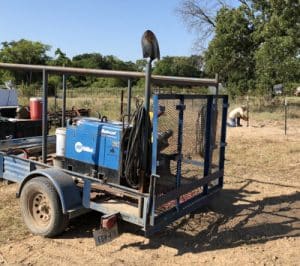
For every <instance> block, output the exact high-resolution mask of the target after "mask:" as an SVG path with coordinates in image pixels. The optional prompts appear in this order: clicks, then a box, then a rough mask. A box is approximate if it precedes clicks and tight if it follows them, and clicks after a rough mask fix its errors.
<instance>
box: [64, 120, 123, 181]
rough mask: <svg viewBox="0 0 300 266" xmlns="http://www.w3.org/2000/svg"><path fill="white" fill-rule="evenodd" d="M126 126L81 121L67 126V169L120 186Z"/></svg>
mask: <svg viewBox="0 0 300 266" xmlns="http://www.w3.org/2000/svg"><path fill="white" fill-rule="evenodd" d="M122 130H123V124H122V123H121V122H116V121H106V122H103V121H101V120H100V119H95V118H81V119H79V120H77V121H76V122H74V123H73V124H70V125H68V126H67V131H66V154H65V157H66V158H65V167H66V168H67V169H69V170H72V171H79V172H84V173H87V174H92V175H96V177H97V178H100V179H102V178H103V179H105V180H108V181H109V182H112V183H120V159H121V158H120V156H121V152H120V141H121V138H122Z"/></svg>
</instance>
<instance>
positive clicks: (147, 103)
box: [144, 58, 152, 113]
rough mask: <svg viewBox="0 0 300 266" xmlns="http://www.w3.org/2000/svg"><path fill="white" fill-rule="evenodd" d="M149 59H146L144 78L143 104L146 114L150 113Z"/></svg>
mask: <svg viewBox="0 0 300 266" xmlns="http://www.w3.org/2000/svg"><path fill="white" fill-rule="evenodd" d="M151 62H152V61H151V59H150V58H148V59H147V65H146V76H145V103H144V107H145V110H146V112H147V113H149V111H150V94H151V91H150V90H151V88H150V86H151Z"/></svg>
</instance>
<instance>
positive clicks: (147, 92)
mask: <svg viewBox="0 0 300 266" xmlns="http://www.w3.org/2000/svg"><path fill="white" fill-rule="evenodd" d="M151 63H152V60H151V58H148V59H147V65H146V76H145V102H144V108H145V113H146V115H149V111H150V95H151ZM149 130H150V128H148V125H147V123H146V125H145V128H144V132H145V134H144V136H145V139H144V144H143V145H144V157H143V159H144V160H143V169H144V170H145V172H144V173H141V182H140V188H139V190H140V191H141V192H144V189H145V175H146V171H147V164H148V158H150V157H149V154H148V132H149ZM143 204H144V202H143V198H142V197H141V198H140V199H139V202H138V205H139V206H138V208H139V216H140V217H141V216H142V215H143Z"/></svg>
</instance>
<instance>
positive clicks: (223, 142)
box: [219, 95, 228, 187]
mask: <svg viewBox="0 0 300 266" xmlns="http://www.w3.org/2000/svg"><path fill="white" fill-rule="evenodd" d="M227 109H228V96H227V95H226V96H224V98H223V111H222V125H221V127H222V128H221V145H220V146H221V147H220V161H219V170H223V169H224V164H225V147H226V121H227ZM219 185H220V186H221V187H222V186H223V176H222V177H220V178H219Z"/></svg>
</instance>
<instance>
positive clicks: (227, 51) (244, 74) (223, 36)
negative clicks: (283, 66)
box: [204, 7, 254, 95]
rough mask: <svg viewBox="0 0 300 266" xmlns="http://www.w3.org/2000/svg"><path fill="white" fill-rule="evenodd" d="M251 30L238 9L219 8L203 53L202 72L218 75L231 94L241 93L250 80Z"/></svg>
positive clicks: (251, 61)
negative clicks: (203, 65) (214, 25)
mask: <svg viewBox="0 0 300 266" xmlns="http://www.w3.org/2000/svg"><path fill="white" fill-rule="evenodd" d="M252 32H253V29H252V28H251V27H250V25H249V21H248V20H247V18H246V17H245V13H244V9H243V8H242V7H240V8H237V9H228V8H222V9H221V10H220V11H219V13H218V15H217V18H216V29H215V37H214V38H213V40H212V41H211V42H210V44H209V47H208V50H207V51H206V53H205V57H204V58H205V72H206V73H208V74H209V75H214V74H215V73H219V75H220V80H221V81H222V82H224V83H225V84H226V86H227V87H228V90H229V92H230V93H231V94H233V95H235V94H243V93H245V92H247V91H248V89H250V88H249V87H248V86H249V85H250V84H248V81H250V80H252V79H253V78H254V56H253V48H254V43H253V40H252V36H251V34H252Z"/></svg>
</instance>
